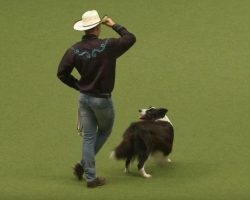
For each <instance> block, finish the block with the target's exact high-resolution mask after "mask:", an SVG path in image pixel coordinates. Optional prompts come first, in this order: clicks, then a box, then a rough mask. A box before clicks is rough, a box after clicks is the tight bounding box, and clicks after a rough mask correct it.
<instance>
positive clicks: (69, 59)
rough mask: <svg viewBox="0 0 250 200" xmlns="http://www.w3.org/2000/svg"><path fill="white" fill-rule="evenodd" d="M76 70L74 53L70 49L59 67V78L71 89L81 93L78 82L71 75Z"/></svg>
mask: <svg viewBox="0 0 250 200" xmlns="http://www.w3.org/2000/svg"><path fill="white" fill-rule="evenodd" d="M73 69H74V53H73V52H72V50H71V49H68V50H67V51H66V52H65V54H64V56H63V57H62V60H61V62H60V64H59V66H58V70H57V77H58V78H59V79H60V80H61V81H62V82H63V83H65V84H66V85H68V86H69V87H72V88H74V89H76V90H78V91H79V87H78V80H77V79H76V78H75V77H74V76H73V75H71V72H72V71H73Z"/></svg>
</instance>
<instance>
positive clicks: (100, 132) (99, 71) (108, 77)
mask: <svg viewBox="0 0 250 200" xmlns="http://www.w3.org/2000/svg"><path fill="white" fill-rule="evenodd" d="M101 24H104V25H106V26H107V27H111V28H112V29H113V30H114V31H116V32H117V33H118V34H119V35H120V37H119V38H118V39H115V38H109V39H99V38H98V37H99V35H100V32H101ZM74 29H75V30H78V31H85V35H84V36H83V37H82V40H81V41H80V42H77V43H76V44H74V45H73V46H72V47H71V48H69V49H68V50H67V51H66V53H65V54H64V56H63V58H62V60H61V62H60V64H59V67H58V72H57V76H58V78H59V79H60V80H61V81H62V82H63V83H65V84H67V85H68V86H69V87H72V88H74V89H75V90H77V91H79V92H80V98H79V122H80V123H79V128H80V131H81V132H82V135H83V147H82V159H81V161H80V162H79V163H77V164H76V165H75V167H74V174H75V175H76V177H77V178H78V179H79V180H81V179H82V177H83V175H84V174H85V177H86V181H87V187H89V188H94V187H97V186H101V185H104V184H105V183H106V180H105V178H101V177H97V176H96V171H95V155H96V154H97V153H98V151H99V150H100V149H101V147H102V146H103V144H104V143H105V142H106V140H107V138H108V137H109V135H110V133H111V131H112V127H113V122H114V108H113V103H112V99H111V92H112V90H113V88H114V83H115V68H116V59H117V58H118V57H119V56H121V55H122V54H123V53H125V52H126V51H127V50H128V49H129V48H130V47H131V46H132V45H133V44H134V43H135V41H136V38H135V36H134V35H133V34H132V33H130V32H128V31H127V30H126V28H124V27H123V26H120V25H118V24H115V22H114V21H113V20H112V19H111V18H108V17H105V19H104V18H103V19H102V20H101V19H100V17H99V15H98V13H97V11H96V10H91V11H87V12H85V13H84V14H83V15H82V20H80V21H78V22H76V23H75V24H74ZM74 68H76V70H77V71H78V72H79V74H80V76H81V78H80V80H77V79H76V78H75V77H74V76H73V75H71V72H72V70H73V69H74Z"/></svg>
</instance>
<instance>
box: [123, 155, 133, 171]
mask: <svg viewBox="0 0 250 200" xmlns="http://www.w3.org/2000/svg"><path fill="white" fill-rule="evenodd" d="M131 159H132V157H131V156H130V157H128V158H127V159H126V162H125V169H124V172H125V173H129V165H130V162H131Z"/></svg>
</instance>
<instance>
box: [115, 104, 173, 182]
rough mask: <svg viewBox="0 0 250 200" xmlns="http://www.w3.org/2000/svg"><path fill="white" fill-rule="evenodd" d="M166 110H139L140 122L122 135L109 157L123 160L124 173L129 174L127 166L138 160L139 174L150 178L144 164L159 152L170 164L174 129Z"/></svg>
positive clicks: (133, 124) (135, 123)
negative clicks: (169, 157) (169, 156)
mask: <svg viewBox="0 0 250 200" xmlns="http://www.w3.org/2000/svg"><path fill="white" fill-rule="evenodd" d="M167 111H168V110H167V109H165V108H154V107H149V108H148V109H140V110H139V114H140V121H138V122H134V123H132V124H131V125H130V126H129V127H128V128H127V130H126V131H125V132H124V134H123V139H122V141H121V143H120V144H119V145H118V146H117V147H116V148H115V149H114V150H113V151H112V152H111V155H110V157H111V158H114V159H117V160H119V159H121V160H125V172H126V173H128V172H129V165H130V162H131V161H132V160H134V159H135V158H137V159H138V165H137V167H138V170H139V173H140V174H141V175H142V176H143V177H145V178H149V177H151V175H150V174H148V173H146V171H145V169H144V164H145V162H146V161H147V159H148V157H149V156H150V155H151V154H154V153H156V152H161V153H162V154H163V155H164V159H165V161H168V162H171V160H170V159H167V156H168V155H169V154H170V153H171V151H172V146H173V140H174V129H173V125H172V123H171V121H170V120H169V118H168V117H167V115H166V113H167Z"/></svg>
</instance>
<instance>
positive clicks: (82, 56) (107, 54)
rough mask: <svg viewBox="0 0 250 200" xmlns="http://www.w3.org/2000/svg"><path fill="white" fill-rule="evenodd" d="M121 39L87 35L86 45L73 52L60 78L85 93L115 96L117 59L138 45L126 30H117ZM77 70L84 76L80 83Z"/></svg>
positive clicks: (64, 62)
mask: <svg viewBox="0 0 250 200" xmlns="http://www.w3.org/2000/svg"><path fill="white" fill-rule="evenodd" d="M112 28H113V30H115V31H116V32H117V33H118V34H119V35H120V38H117V39H115V38H108V39H99V38H97V36H95V35H85V36H83V38H82V41H80V42H77V43H76V44H74V45H73V46H72V47H71V48H69V49H68V50H67V51H66V52H65V54H64V56H63V57H62V60H61V62H60V64H59V67H58V71H57V76H58V78H59V79H60V80H61V81H62V82H63V83H65V84H67V85H68V86H70V87H72V88H74V89H76V90H78V91H80V92H82V93H94V94H101V93H111V92H112V90H113V88H114V83H115V68H116V59H117V58H118V57H119V56H121V55H122V54H123V53H125V52H126V51H127V50H128V49H129V48H130V47H131V46H132V45H133V44H134V43H135V41H136V38H135V36H134V35H133V34H132V33H130V32H128V31H127V29H126V28H124V27H122V26H120V25H118V24H115V25H114V26H113V27H112ZM74 67H75V68H76V69H77V71H78V72H79V74H80V75H81V78H80V80H77V79H76V78H75V77H74V76H73V75H72V74H71V72H72V70H73V69H74Z"/></svg>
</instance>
